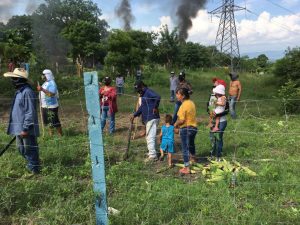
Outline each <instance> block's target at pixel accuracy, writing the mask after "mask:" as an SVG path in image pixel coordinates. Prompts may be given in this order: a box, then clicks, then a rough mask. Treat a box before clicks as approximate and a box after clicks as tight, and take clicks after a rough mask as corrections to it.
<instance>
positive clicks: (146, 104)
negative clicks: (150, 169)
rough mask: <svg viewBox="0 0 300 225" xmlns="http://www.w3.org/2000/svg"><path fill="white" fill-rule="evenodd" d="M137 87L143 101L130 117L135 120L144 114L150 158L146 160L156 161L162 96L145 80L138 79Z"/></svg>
mask: <svg viewBox="0 0 300 225" xmlns="http://www.w3.org/2000/svg"><path fill="white" fill-rule="evenodd" d="M135 89H136V91H137V92H138V93H139V94H140V96H141V98H142V102H141V105H140V107H139V108H138V109H137V111H136V112H135V113H134V114H133V115H132V116H131V117H130V120H131V121H133V119H134V118H135V117H138V116H140V115H142V120H143V123H145V124H146V140H147V148H148V151H149V153H148V158H147V159H146V160H145V161H146V162H150V161H155V160H157V155H156V149H155V144H156V143H155V142H156V130H157V126H158V124H159V118H160V117H159V111H158V107H159V103H160V96H159V95H158V94H157V93H155V92H154V91H153V90H151V89H150V88H148V87H147V85H145V84H144V82H143V81H138V82H137V83H136V84H135Z"/></svg>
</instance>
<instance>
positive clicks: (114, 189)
mask: <svg viewBox="0 0 300 225" xmlns="http://www.w3.org/2000/svg"><path fill="white" fill-rule="evenodd" d="M146 75H147V74H145V79H144V80H145V83H146V84H148V85H149V87H150V88H153V89H154V90H155V91H157V92H158V93H159V94H160V95H161V96H162V101H161V105H160V111H161V114H162V115H163V114H164V113H172V112H173V107H174V106H173V104H172V103H170V102H169V101H168V100H169V86H168V76H169V74H168V72H165V71H157V72H154V73H153V74H149V76H146ZM214 76H218V77H219V78H222V79H224V80H226V81H227V83H229V80H228V77H227V75H225V74H223V73H222V72H218V71H217V72H202V71H187V80H188V81H190V82H191V83H192V85H193V87H194V94H193V95H192V99H193V101H195V104H196V106H197V115H198V117H199V121H200V123H199V126H198V129H199V130H198V134H197V136H196V147H197V148H196V153H197V157H198V158H199V162H200V163H202V164H204V163H207V161H206V159H205V157H206V156H208V155H209V152H210V148H211V146H210V142H209V138H208V129H207V128H206V122H207V113H206V101H207V99H208V96H209V93H210V89H211V85H212V83H211V78H212V77H214ZM0 79H1V82H0V83H1V85H2V78H0ZM240 80H241V82H242V84H243V94H242V99H241V102H239V103H238V106H237V107H238V108H237V112H238V115H239V119H238V120H231V119H230V118H228V127H227V129H226V132H225V134H224V157H225V158H226V159H227V160H229V161H231V160H233V159H235V160H237V161H239V162H240V163H241V164H242V165H244V166H248V167H249V168H251V169H252V170H253V171H255V172H256V173H257V174H258V176H257V177H248V176H247V175H246V174H243V173H240V174H239V175H238V178H237V186H236V188H233V189H232V188H229V184H230V176H229V177H226V178H225V179H224V180H222V181H220V182H217V183H214V184H210V183H208V182H206V180H205V178H204V177H203V175H202V174H201V173H196V174H194V175H189V176H184V177H181V176H179V173H178V168H172V169H169V170H166V171H164V172H160V173H157V171H158V170H159V169H161V168H162V167H164V166H166V162H157V163H154V164H144V163H143V159H144V157H145V156H144V154H145V153H146V152H147V147H146V143H145V139H143V138H141V139H137V140H134V141H132V142H131V148H130V150H131V152H130V158H129V160H128V161H127V162H124V161H123V160H122V154H123V153H124V148H125V146H126V145H127V141H126V137H127V129H128V117H129V113H130V112H131V111H132V110H133V109H134V106H135V103H136V98H135V96H136V94H135V93H133V87H132V84H133V82H134V80H133V79H126V82H127V84H126V89H125V93H126V94H127V95H124V96H121V97H119V98H118V105H119V109H120V112H119V113H118V114H117V120H116V124H117V132H116V134H115V135H114V136H109V135H107V134H104V149H105V162H106V165H105V166H106V182H107V196H108V199H107V201H108V206H110V207H113V208H116V209H118V210H119V211H120V214H118V215H110V216H109V219H110V224H116V225H120V224H124V225H125V224H126V225H132V224H149V225H150V224H151V225H152V224H172V225H173V224H175V225H187V224H191V225H198V224H236V225H237V224H297V223H299V218H300V208H299V205H300V193H299V185H300V179H299V176H298V174H300V169H299V160H300V153H299V146H300V141H299V140H300V139H299V138H300V136H299V135H300V127H299V122H300V119H299V116H295V115H282V114H281V113H279V110H278V109H279V108H280V101H278V99H277V98H276V93H277V87H276V85H275V83H276V80H274V78H273V76H271V75H266V76H263V77H257V76H254V75H250V74H241V76H240ZM57 81H58V86H59V87H60V88H61V93H62V95H61V109H60V110H61V119H62V122H63V128H64V132H65V136H64V137H62V138H59V137H57V136H53V137H50V136H48V133H47V132H46V135H45V137H44V138H43V137H40V138H39V146H40V155H41V159H42V165H43V172H42V175H40V176H38V177H35V178H26V177H24V174H25V173H26V169H25V161H24V159H23V158H22V157H21V156H20V155H19V154H18V152H17V150H16V149H15V147H11V148H10V149H9V150H8V151H7V152H6V153H5V154H4V155H3V157H1V158H0V167H1V170H0V186H1V188H0V224H1V225H2V224H3V225H10V224H13V225H16V224H22V225H25V224H26V225H27V224H28V225H29V224H30V225H36V224H37V225H48V224H49V225H50V224H51V225H61V224H86V225H90V224H95V211H94V194H93V183H92V178H91V173H90V171H91V163H90V155H89V142H88V137H87V135H86V125H85V122H86V121H85V120H86V117H87V115H86V112H85V108H84V107H85V106H84V102H85V100H84V96H83V91H84V89H83V84H82V80H76V79H73V77H70V78H59V79H58V80H57ZM63 82H66V83H63ZM68 82H73V83H72V84H71V85H67V84H68ZM74 90H78V91H75V92H74ZM2 93H5V92H2V91H1V94H2ZM0 98H1V97H0ZM82 108H83V109H82ZM7 110H8V109H7V108H2V109H1V114H0V115H1V116H0V117H1V118H0V119H1V125H0V140H1V141H0V142H1V143H0V146H1V147H3V146H4V145H5V143H7V142H8V141H9V139H10V138H9V137H8V136H7V135H6V134H5V129H6V126H7V120H6V119H7V118H3V117H2V115H4V114H3V113H4V111H7ZM176 143H177V145H176V150H177V152H176V155H175V158H176V160H181V152H180V146H179V143H178V140H177V142H176Z"/></svg>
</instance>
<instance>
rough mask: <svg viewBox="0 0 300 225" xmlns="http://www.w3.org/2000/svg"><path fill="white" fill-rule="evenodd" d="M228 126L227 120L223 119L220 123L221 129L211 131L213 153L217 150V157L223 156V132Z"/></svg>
mask: <svg viewBox="0 0 300 225" xmlns="http://www.w3.org/2000/svg"><path fill="white" fill-rule="evenodd" d="M226 127H227V121H223V122H220V123H219V131H218V132H210V140H211V142H212V151H211V155H212V156H213V155H214V154H215V151H217V152H216V153H217V157H221V156H222V152H223V134H224V131H225V129H226Z"/></svg>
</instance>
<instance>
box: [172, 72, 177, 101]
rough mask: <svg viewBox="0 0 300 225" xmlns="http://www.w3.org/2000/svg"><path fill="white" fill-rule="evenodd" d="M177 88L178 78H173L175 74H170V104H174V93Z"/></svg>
mask: <svg viewBox="0 0 300 225" xmlns="http://www.w3.org/2000/svg"><path fill="white" fill-rule="evenodd" d="M177 86H178V78H177V77H176V76H175V72H174V71H172V72H171V76H170V92H171V97H170V102H174V99H175V91H176V89H177Z"/></svg>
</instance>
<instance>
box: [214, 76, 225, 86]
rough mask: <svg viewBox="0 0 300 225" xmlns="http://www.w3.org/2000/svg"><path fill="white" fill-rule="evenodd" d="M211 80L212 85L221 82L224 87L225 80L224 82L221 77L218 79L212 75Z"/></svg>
mask: <svg viewBox="0 0 300 225" xmlns="http://www.w3.org/2000/svg"><path fill="white" fill-rule="evenodd" d="M212 82H213V84H214V87H216V86H218V85H219V84H221V85H223V86H224V87H225V88H226V82H225V81H224V80H221V79H219V78H217V77H214V78H213V79H212Z"/></svg>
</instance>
